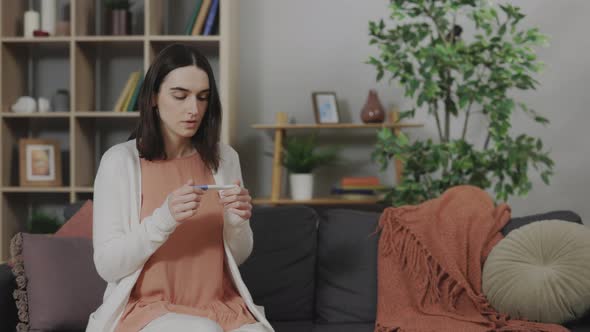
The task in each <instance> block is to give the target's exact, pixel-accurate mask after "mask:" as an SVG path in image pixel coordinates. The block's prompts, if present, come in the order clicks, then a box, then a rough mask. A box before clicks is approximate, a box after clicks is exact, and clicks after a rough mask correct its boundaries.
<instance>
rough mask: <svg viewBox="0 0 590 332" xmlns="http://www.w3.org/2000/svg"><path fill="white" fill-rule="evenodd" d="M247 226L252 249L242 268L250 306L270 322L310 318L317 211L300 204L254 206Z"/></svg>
mask: <svg viewBox="0 0 590 332" xmlns="http://www.w3.org/2000/svg"><path fill="white" fill-rule="evenodd" d="M250 223H251V227H252V231H253V233H254V250H253V252H252V255H250V258H248V260H247V261H246V262H245V263H244V264H242V266H240V270H241V272H242V277H243V279H244V282H245V283H246V285H247V286H248V289H249V290H250V292H251V293H252V296H253V298H254V302H255V303H256V304H258V305H262V306H264V307H265V311H266V316H267V318H268V319H269V320H274V321H297V320H312V319H313V304H314V292H315V265H316V246H317V223H318V215H317V213H316V212H315V211H314V210H313V209H311V208H308V207H304V206H284V207H258V206H257V207H255V208H254V209H253V212H252V217H251V218H250Z"/></svg>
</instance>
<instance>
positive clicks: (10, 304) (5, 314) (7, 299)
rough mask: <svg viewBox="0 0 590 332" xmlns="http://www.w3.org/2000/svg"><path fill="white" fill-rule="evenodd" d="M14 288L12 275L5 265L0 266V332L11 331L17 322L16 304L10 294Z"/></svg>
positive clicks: (14, 282)
mask: <svg viewBox="0 0 590 332" xmlns="http://www.w3.org/2000/svg"><path fill="white" fill-rule="evenodd" d="M15 288H16V281H15V280H14V275H13V274H12V271H11V270H10V266H8V265H7V264H1V265H0V331H13V330H14V327H15V326H16V322H17V313H16V304H15V303H14V299H13V298H12V292H13V291H14V289H15Z"/></svg>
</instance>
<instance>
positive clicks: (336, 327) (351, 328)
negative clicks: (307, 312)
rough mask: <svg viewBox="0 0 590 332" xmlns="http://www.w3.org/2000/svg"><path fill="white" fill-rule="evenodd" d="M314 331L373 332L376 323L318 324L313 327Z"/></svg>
mask: <svg viewBox="0 0 590 332" xmlns="http://www.w3.org/2000/svg"><path fill="white" fill-rule="evenodd" d="M312 331H313V332H373V331H375V323H362V324H354V323H349V324H316V325H314V327H313V330H312Z"/></svg>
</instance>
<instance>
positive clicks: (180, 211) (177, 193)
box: [168, 179, 205, 222]
mask: <svg viewBox="0 0 590 332" xmlns="http://www.w3.org/2000/svg"><path fill="white" fill-rule="evenodd" d="M204 193H205V191H204V190H203V189H199V188H193V180H192V179H191V180H188V181H187V182H186V184H185V185H183V186H182V187H180V188H178V189H176V190H174V191H173V192H172V193H170V195H168V208H169V209H170V213H171V214H172V216H173V217H174V219H175V220H176V221H177V222H183V221H186V220H187V219H188V218H190V217H192V216H194V215H195V213H197V209H198V208H199V205H200V204H201V197H202V196H203V194H204Z"/></svg>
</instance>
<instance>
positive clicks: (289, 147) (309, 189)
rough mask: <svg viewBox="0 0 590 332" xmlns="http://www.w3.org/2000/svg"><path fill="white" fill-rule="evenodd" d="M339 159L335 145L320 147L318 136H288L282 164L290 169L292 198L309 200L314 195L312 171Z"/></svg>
mask: <svg viewBox="0 0 590 332" xmlns="http://www.w3.org/2000/svg"><path fill="white" fill-rule="evenodd" d="M336 159H337V150H336V148H335V147H326V148H324V149H318V148H317V145H316V136H315V135H310V136H308V137H295V136H293V137H287V138H286V139H285V143H284V147H283V156H282V164H283V166H284V167H285V168H286V169H287V170H288V171H289V185H290V189H291V198H292V199H295V200H309V199H311V198H312V196H313V183H314V179H313V174H312V171H313V170H314V169H316V168H318V167H320V166H325V165H328V164H330V163H332V162H334V161H335V160H336Z"/></svg>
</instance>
